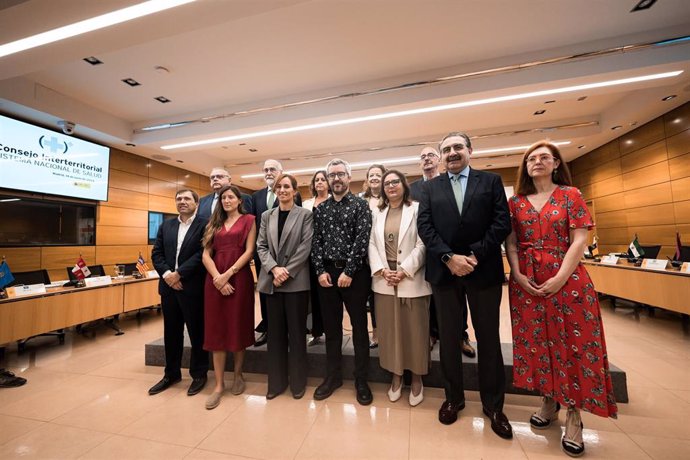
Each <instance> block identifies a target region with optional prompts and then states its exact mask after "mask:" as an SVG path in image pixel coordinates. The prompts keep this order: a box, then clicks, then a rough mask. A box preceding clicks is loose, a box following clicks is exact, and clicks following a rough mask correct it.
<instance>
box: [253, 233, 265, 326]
mask: <svg viewBox="0 0 690 460" xmlns="http://www.w3.org/2000/svg"><path fill="white" fill-rule="evenodd" d="M258 231H259V230H258V229H257V232H258ZM254 269H255V270H256V277H257V278H258V277H259V273H261V260H260V259H259V256H257V255H256V253H255V254H254ZM259 304H260V305H261V321H260V322H259V324H257V326H256V329H254V330H255V331H256V332H262V333H263V332H268V312H267V310H266V294H262V293H261V292H259Z"/></svg>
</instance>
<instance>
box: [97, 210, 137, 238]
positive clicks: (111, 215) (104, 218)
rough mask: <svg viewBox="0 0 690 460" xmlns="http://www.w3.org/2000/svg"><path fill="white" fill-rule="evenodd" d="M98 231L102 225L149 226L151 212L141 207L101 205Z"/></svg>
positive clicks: (98, 214) (98, 215)
mask: <svg viewBox="0 0 690 460" xmlns="http://www.w3.org/2000/svg"><path fill="white" fill-rule="evenodd" d="M96 215H97V218H96V226H97V228H96V233H98V227H100V226H101V225H110V226H114V227H143V228H148V225H149V213H148V211H142V210H139V209H125V208H113V207H109V206H100V207H99V208H98V212H97V213H96Z"/></svg>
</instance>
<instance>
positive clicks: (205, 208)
mask: <svg viewBox="0 0 690 460" xmlns="http://www.w3.org/2000/svg"><path fill="white" fill-rule="evenodd" d="M208 178H209V180H210V182H211V189H212V190H213V192H212V193H209V194H208V195H206V196H204V197H202V198H201V199H200V200H199V210H198V211H197V215H198V216H199V217H203V218H204V219H208V220H211V214H213V211H214V210H215V209H216V205H217V204H218V200H219V197H218V191H219V190H220V189H221V188H223V187H224V186H226V185H232V178H231V177H230V173H229V172H228V170H227V169H225V168H221V167H215V168H213V169H212V170H211V174H209V177H208ZM242 206H243V207H244V210H245V212H246V213H247V214H253V212H252V211H253V209H252V197H251V196H250V195H247V194H246V193H243V194H242Z"/></svg>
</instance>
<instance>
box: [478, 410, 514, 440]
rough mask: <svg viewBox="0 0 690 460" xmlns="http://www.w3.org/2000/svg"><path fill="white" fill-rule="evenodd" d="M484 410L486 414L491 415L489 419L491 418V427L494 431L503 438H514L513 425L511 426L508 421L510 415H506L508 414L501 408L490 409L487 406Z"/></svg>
mask: <svg viewBox="0 0 690 460" xmlns="http://www.w3.org/2000/svg"><path fill="white" fill-rule="evenodd" d="M483 411H484V415H486V416H487V417H489V420H491V429H492V430H494V433H496V434H497V435H499V436H500V437H502V438H503V439H512V438H513V427H511V426H510V422H508V417H506V414H504V413H503V412H502V411H500V410H496V411H492V410H489V409H487V408H486V407H484V408H483Z"/></svg>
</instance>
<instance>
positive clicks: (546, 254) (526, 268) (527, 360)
mask: <svg viewBox="0 0 690 460" xmlns="http://www.w3.org/2000/svg"><path fill="white" fill-rule="evenodd" d="M508 205H509V207H510V216H511V221H512V226H513V230H514V231H515V235H516V237H517V246H518V259H519V261H520V272H521V273H522V274H524V275H526V276H527V277H528V278H529V279H531V280H533V281H534V282H535V283H537V284H541V283H543V282H545V281H546V280H547V279H549V278H551V277H553V276H555V275H556V273H557V272H558V269H559V268H560V266H561V264H562V263H563V258H564V257H565V253H566V252H567V250H568V247H569V246H570V229H573V228H591V227H593V226H594V222H592V217H591V216H590V214H589V211H588V210H587V206H586V205H585V201H584V199H583V198H582V195H581V194H580V191H579V190H578V189H577V188H575V187H566V186H559V187H557V188H556V189H555V190H554V191H553V193H552V194H551V197H550V198H549V199H548V200H547V202H546V204H545V205H544V207H543V208H542V209H541V211H540V212H537V210H536V209H535V208H534V207H533V206H532V204H531V203H530V202H529V200H528V199H527V198H526V197H525V196H517V195H516V196H513V197H512V198H511V199H510V200H509V202H508ZM509 293H510V313H511V318H512V328H513V382H514V385H515V386H516V387H520V388H526V389H529V390H537V391H539V392H540V393H541V394H542V395H545V396H551V397H552V398H554V399H555V400H556V401H559V402H560V403H561V404H563V405H566V406H568V405H574V406H575V407H577V408H579V409H582V410H584V411H587V412H591V413H593V414H596V415H600V416H602V417H614V418H615V417H616V414H617V412H618V409H617V407H616V400H615V398H614V395H613V386H612V384H611V376H610V374H609V363H608V358H607V354H606V342H605V340H604V328H603V325H602V322H601V312H600V310H599V300H598V298H597V293H596V291H595V290H594V285H593V284H592V280H591V279H590V277H589V274H588V273H587V271H586V270H585V267H584V266H582V264H578V266H577V268H576V269H575V271H574V272H573V274H572V275H570V277H569V278H568V281H567V282H566V283H565V285H564V286H563V287H562V288H561V290H560V291H559V292H558V293H557V294H556V295H554V296H553V297H551V298H549V299H546V298H543V297H533V296H531V295H530V294H528V293H527V292H525V291H524V290H523V289H522V288H521V287H520V285H519V284H518V283H517V282H516V281H515V280H514V279H513V278H512V277H511V279H510V284H509Z"/></svg>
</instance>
